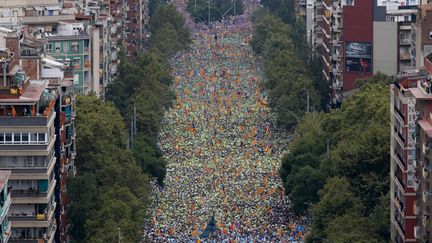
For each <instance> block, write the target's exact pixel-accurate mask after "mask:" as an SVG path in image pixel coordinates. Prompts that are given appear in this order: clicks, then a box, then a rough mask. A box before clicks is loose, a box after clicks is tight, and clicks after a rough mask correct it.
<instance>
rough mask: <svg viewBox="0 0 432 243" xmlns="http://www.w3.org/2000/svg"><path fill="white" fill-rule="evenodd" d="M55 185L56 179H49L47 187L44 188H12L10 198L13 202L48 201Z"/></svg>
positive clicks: (39, 202) (40, 202)
mask: <svg viewBox="0 0 432 243" xmlns="http://www.w3.org/2000/svg"><path fill="white" fill-rule="evenodd" d="M55 185H56V180H54V179H53V180H51V182H50V184H49V185H48V188H47V189H46V190H45V189H44V190H39V189H37V188H36V187H35V188H27V189H12V190H11V191H12V199H13V202H14V203H20V204H25V203H30V204H32V203H38V204H42V203H48V202H49V200H50V198H51V196H52V195H53V193H54V189H55Z"/></svg>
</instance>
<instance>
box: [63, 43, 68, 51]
mask: <svg viewBox="0 0 432 243" xmlns="http://www.w3.org/2000/svg"><path fill="white" fill-rule="evenodd" d="M63 52H69V42H64V43H63Z"/></svg>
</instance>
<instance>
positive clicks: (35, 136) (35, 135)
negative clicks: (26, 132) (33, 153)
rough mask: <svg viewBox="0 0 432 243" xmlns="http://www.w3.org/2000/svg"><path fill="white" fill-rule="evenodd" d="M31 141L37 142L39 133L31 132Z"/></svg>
mask: <svg viewBox="0 0 432 243" xmlns="http://www.w3.org/2000/svg"><path fill="white" fill-rule="evenodd" d="M30 138H31V141H32V142H37V133H31V137H30Z"/></svg>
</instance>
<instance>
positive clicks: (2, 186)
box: [0, 170, 12, 243]
mask: <svg viewBox="0 0 432 243" xmlns="http://www.w3.org/2000/svg"><path fill="white" fill-rule="evenodd" d="M10 174H11V172H10V171H9V170H0V242H4V243H7V242H9V239H10V236H11V233H12V232H11V223H10V222H9V218H8V214H9V208H10V205H11V196H10V192H9V177H10Z"/></svg>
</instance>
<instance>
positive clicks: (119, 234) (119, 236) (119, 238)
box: [117, 228, 122, 243]
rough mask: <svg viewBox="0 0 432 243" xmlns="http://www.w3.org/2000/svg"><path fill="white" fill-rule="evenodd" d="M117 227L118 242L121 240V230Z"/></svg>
mask: <svg viewBox="0 0 432 243" xmlns="http://www.w3.org/2000/svg"><path fill="white" fill-rule="evenodd" d="M117 229H118V243H121V240H122V237H121V231H120V228H117Z"/></svg>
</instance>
